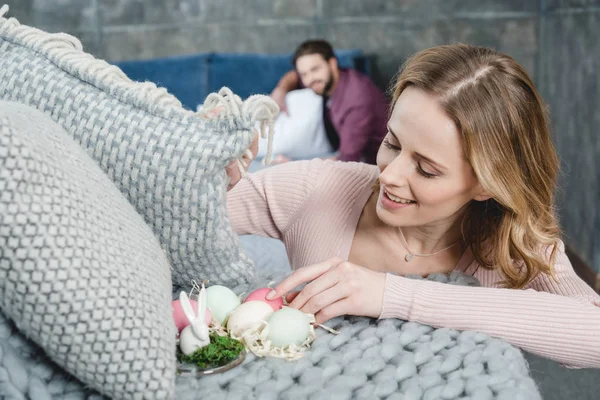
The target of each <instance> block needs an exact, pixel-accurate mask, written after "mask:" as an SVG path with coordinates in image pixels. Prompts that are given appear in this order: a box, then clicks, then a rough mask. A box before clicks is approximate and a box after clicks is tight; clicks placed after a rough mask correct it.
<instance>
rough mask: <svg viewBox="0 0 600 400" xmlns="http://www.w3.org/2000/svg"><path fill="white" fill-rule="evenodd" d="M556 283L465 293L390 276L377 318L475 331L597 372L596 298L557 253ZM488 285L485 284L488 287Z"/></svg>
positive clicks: (544, 279) (546, 279) (599, 311)
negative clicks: (594, 369) (523, 288)
mask: <svg viewBox="0 0 600 400" xmlns="http://www.w3.org/2000/svg"><path fill="white" fill-rule="evenodd" d="M554 267H555V275H556V281H555V280H554V279H553V278H552V277H550V276H546V275H544V276H539V277H537V278H536V279H534V280H533V281H532V283H531V285H530V287H528V288H527V289H525V290H516V289H502V288H497V287H463V286H454V285H447V284H442V283H438V282H432V281H423V280H412V279H407V278H403V277H399V276H395V275H391V274H388V275H387V278H386V285H385V292H384V304H383V309H382V313H381V316H380V318H401V319H406V320H410V321H415V322H418V323H422V324H426V325H431V326H434V327H446V328H452V329H459V330H474V331H479V332H484V333H487V334H488V335H490V336H494V337H498V338H501V339H504V340H506V341H508V342H509V343H511V344H513V345H515V346H518V347H520V348H522V349H524V350H526V351H529V352H532V353H536V354H539V355H541V356H543V357H547V358H550V359H553V360H555V361H558V362H560V363H562V364H563V365H565V366H568V367H573V368H600V335H599V334H598V327H600V297H599V296H598V295H597V294H596V293H595V292H594V291H593V290H592V289H591V288H590V287H589V286H587V285H586V284H585V282H583V281H582V280H581V279H579V277H577V275H576V274H575V272H574V271H573V267H572V266H571V263H570V262H569V259H568V258H567V256H566V255H565V253H564V248H563V247H562V245H561V248H560V249H559V250H558V254H557V257H556V262H555V266H554ZM486 283H487V282H486Z"/></svg>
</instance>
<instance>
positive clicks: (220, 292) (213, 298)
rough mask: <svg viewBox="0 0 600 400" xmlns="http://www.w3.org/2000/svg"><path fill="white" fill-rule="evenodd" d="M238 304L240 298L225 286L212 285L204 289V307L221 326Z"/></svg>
mask: <svg viewBox="0 0 600 400" xmlns="http://www.w3.org/2000/svg"><path fill="white" fill-rule="evenodd" d="M240 304H241V302H240V298H239V297H238V296H237V295H236V294H235V293H233V291H232V290H231V289H229V288H227V287H225V286H221V285H214V286H210V287H207V288H206V306H207V307H208V309H209V310H210V312H211V313H212V316H213V318H214V319H215V320H216V321H218V322H219V323H220V324H221V325H223V322H224V321H225V319H227V316H228V315H229V314H230V313H231V312H232V311H233V310H235V309H236V308H237V306H239V305H240Z"/></svg>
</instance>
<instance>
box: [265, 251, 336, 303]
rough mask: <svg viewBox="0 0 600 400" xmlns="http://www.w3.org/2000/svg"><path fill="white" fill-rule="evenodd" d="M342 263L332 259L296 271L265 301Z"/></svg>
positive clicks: (268, 295) (281, 294)
mask: <svg viewBox="0 0 600 400" xmlns="http://www.w3.org/2000/svg"><path fill="white" fill-rule="evenodd" d="M341 262H342V259H340V258H332V259H330V260H327V261H324V262H322V263H318V264H313V265H309V266H307V267H303V268H300V269H298V270H296V271H295V272H294V273H293V274H292V275H290V276H288V277H287V278H285V279H284V280H283V281H281V283H280V284H279V285H277V286H275V288H274V289H273V290H271V291H270V292H269V294H267V296H266V298H267V300H273V299H275V298H277V297H281V296H283V295H284V294H286V293H287V292H289V291H291V290H293V289H295V288H297V287H298V286H300V285H302V284H303V283H306V282H310V281H312V280H313V279H316V278H318V277H319V276H321V275H323V274H324V273H325V272H327V271H328V270H329V269H330V268H332V267H334V266H336V265H338V264H339V263H341Z"/></svg>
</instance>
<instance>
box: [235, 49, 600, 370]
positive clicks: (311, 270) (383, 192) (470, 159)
mask: <svg viewBox="0 0 600 400" xmlns="http://www.w3.org/2000/svg"><path fill="white" fill-rule="evenodd" d="M392 106H393V108H392V112H391V116H390V118H389V122H388V134H387V136H386V138H385V139H384V141H383V143H382V145H381V148H380V150H379V153H378V156H377V167H374V166H369V165H365V164H358V163H339V162H332V161H322V160H313V161H306V162H295V163H289V164H284V165H280V166H277V167H274V168H268V169H266V170H263V171H261V172H260V173H258V174H255V175H250V176H249V178H248V179H244V180H242V181H241V182H240V183H238V184H237V185H236V186H235V187H234V188H233V189H232V190H231V191H230V192H229V194H228V199H227V200H228V210H229V215H230V218H231V221H232V224H233V226H234V227H235V229H236V231H237V232H238V233H239V234H258V235H264V236H270V237H275V238H279V239H281V240H282V241H283V242H284V243H285V245H286V248H287V252H288V256H289V259H290V262H291V265H292V267H293V269H294V270H295V272H294V273H293V274H292V275H291V276H289V277H288V278H286V279H285V280H284V281H283V282H281V283H280V284H279V285H278V286H277V287H276V288H275V289H274V291H273V293H272V295H273V297H274V296H281V295H284V294H286V293H288V292H290V291H291V290H293V289H294V288H296V287H297V286H298V285H301V284H303V283H306V282H308V284H307V285H306V286H305V287H304V288H303V289H302V290H301V291H300V292H292V293H288V294H287V296H288V297H287V298H288V301H290V302H291V306H292V307H296V308H299V309H301V310H302V311H305V312H308V313H314V314H315V315H316V319H317V321H318V322H323V321H326V320H328V319H330V318H333V317H335V316H339V315H345V314H351V315H363V316H369V317H378V318H401V319H405V320H410V321H415V322H419V323H422V324H427V325H431V326H434V327H448V328H454V329H461V330H476V331H480V332H485V333H487V334H489V335H491V336H496V337H499V338H502V339H505V340H507V341H508V342H510V343H512V344H514V345H516V346H519V347H521V348H523V349H525V350H527V351H530V352H533V353H537V354H540V355H542V356H545V357H548V358H551V359H554V360H557V361H559V362H561V363H563V364H565V365H569V366H573V367H600V335H599V334H598V328H599V327H600V298H599V296H598V295H597V294H596V293H595V292H594V291H593V290H592V289H591V288H589V287H588V286H587V285H586V284H585V283H584V282H583V281H581V280H580V279H579V278H578V277H577V276H576V275H575V273H574V271H573V268H572V266H571V264H570V262H569V260H568V258H567V257H566V255H565V250H564V246H563V244H562V242H561V241H560V238H559V234H560V231H559V228H558V226H557V221H556V216H555V210H554V208H553V200H554V199H553V192H554V190H555V188H556V178H557V173H558V159H557V156H556V153H555V150H554V147H553V145H552V143H551V139H550V133H549V130H548V119H547V115H546V111H545V108H544V106H543V104H542V101H541V99H540V97H539V95H538V93H537V91H536V89H535V88H534V85H533V83H532V81H531V79H530V78H529V77H528V75H527V73H526V72H525V71H524V69H523V68H522V67H521V66H520V65H519V64H518V63H517V62H516V61H514V60H513V59H512V58H510V57H508V56H506V55H503V54H500V53H497V52H495V51H493V50H490V49H486V48H481V47H474V46H468V45H452V46H441V47H435V48H432V49H428V50H425V51H422V52H420V53H418V54H417V55H415V56H414V57H412V58H411V59H410V60H409V61H408V62H407V63H406V65H405V66H404V68H403V70H402V71H401V73H400V75H399V76H398V79H397V82H396V84H395V87H394V94H393V102H392ZM230 176H231V178H232V182H235V181H237V178H236V177H235V176H233V174H230ZM300 267H303V268H300ZM450 271H461V272H464V273H466V274H469V275H473V276H475V277H476V278H478V279H479V281H480V282H481V284H482V287H461V286H453V285H444V284H440V283H436V282H432V281H424V280H414V279H408V278H404V277H402V275H406V274H415V273H416V274H421V275H427V274H431V273H447V272H450ZM518 289H520V290H518Z"/></svg>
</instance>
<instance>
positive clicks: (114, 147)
mask: <svg viewBox="0 0 600 400" xmlns="http://www.w3.org/2000/svg"><path fill="white" fill-rule="evenodd" d="M6 11H7V7H6V6H5V7H4V8H3V9H2V11H1V12H0V99H5V100H11V101H17V102H20V103H24V104H27V105H30V106H32V107H34V108H37V109H38V110H40V111H43V112H45V113H46V114H47V115H49V116H51V117H52V119H53V120H54V121H56V122H58V123H59V124H60V125H62V126H63V128H64V129H65V130H66V131H67V132H69V133H70V134H71V136H72V137H73V138H74V140H75V141H76V142H77V143H79V144H80V145H81V146H82V147H83V148H85V149H86V150H87V152H88V153H89V154H90V155H91V156H92V158H93V159H94V160H96V162H97V163H98V164H99V165H100V167H101V168H102V170H103V171H104V172H105V173H106V174H107V175H108V176H109V177H110V179H112V180H113V181H114V183H115V184H116V186H117V187H118V188H119V189H120V190H121V192H122V193H123V194H124V195H125V196H126V197H127V199H128V200H129V201H130V202H131V203H132V204H133V205H134V206H135V208H136V210H137V211H138V212H139V213H140V214H141V215H142V216H143V217H144V219H145V220H146V222H147V223H148V225H150V227H152V229H153V230H154V233H155V234H156V236H157V237H158V238H159V241H160V243H161V245H162V246H163V248H164V250H165V251H166V253H167V255H168V257H169V260H170V261H171V263H172V265H173V280H174V281H175V282H179V283H188V282H189V281H190V280H191V279H198V276H202V277H204V278H206V279H210V280H211V282H213V283H222V284H229V285H232V284H238V283H240V282H246V281H248V280H249V279H250V277H251V275H252V264H251V262H250V261H249V259H248V257H247V256H245V254H244V253H243V252H242V251H241V250H240V246H239V241H238V238H237V236H236V235H235V234H234V233H233V232H232V230H231V227H230V224H229V222H228V220H227V214H226V210H225V205H224V202H225V191H226V188H227V183H228V182H227V175H226V173H225V166H226V165H228V164H229V163H230V162H231V161H232V160H235V159H236V158H237V159H239V158H241V156H242V154H243V153H244V152H245V150H246V149H247V148H248V147H249V145H250V143H251V141H252V138H253V135H254V133H253V127H254V125H255V123H256V122H257V121H258V122H261V123H263V125H264V123H266V122H269V121H272V119H273V117H274V114H275V113H276V111H277V107H276V105H274V102H273V101H272V100H270V99H268V98H266V97H265V96H256V97H253V98H249V99H247V100H246V101H245V102H242V101H241V99H239V98H238V97H237V96H234V95H233V94H231V93H230V92H227V91H224V92H222V93H219V94H212V95H210V96H209V99H207V101H208V103H210V104H211V105H212V106H213V107H223V111H222V112H221V113H220V114H218V116H216V117H215V118H211V119H204V118H199V117H198V116H197V115H195V114H194V113H192V112H190V111H186V110H184V109H183V108H182V107H181V104H180V102H179V101H178V100H177V99H176V98H175V97H173V96H171V95H170V94H168V93H167V92H166V91H165V90H164V89H159V88H157V87H156V86H155V85H154V84H152V83H149V82H145V83H137V82H131V81H130V80H129V79H128V78H127V77H126V76H125V75H124V74H123V73H122V72H121V71H120V70H119V69H118V68H117V67H115V66H111V65H109V64H107V63H106V62H104V61H101V60H96V59H94V58H93V57H92V56H91V55H89V54H86V53H84V52H83V50H82V47H81V43H80V42H79V40H77V39H76V38H74V37H72V36H69V35H65V34H47V33H45V32H42V31H40V30H37V29H34V28H30V27H27V26H22V25H20V24H19V23H18V21H16V20H15V19H12V18H11V19H5V18H3V17H2V15H3V14H4V13H5V12H6ZM204 111H205V112H208V111H210V110H208V109H205V110H204Z"/></svg>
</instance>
